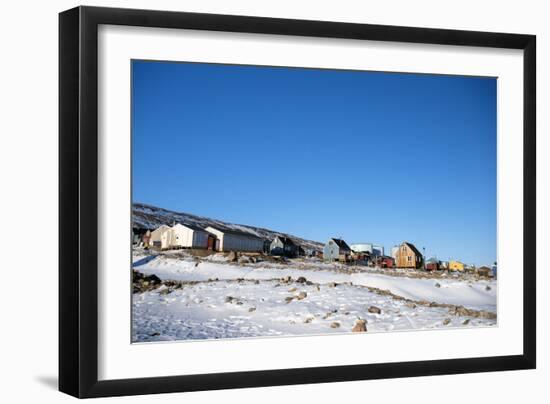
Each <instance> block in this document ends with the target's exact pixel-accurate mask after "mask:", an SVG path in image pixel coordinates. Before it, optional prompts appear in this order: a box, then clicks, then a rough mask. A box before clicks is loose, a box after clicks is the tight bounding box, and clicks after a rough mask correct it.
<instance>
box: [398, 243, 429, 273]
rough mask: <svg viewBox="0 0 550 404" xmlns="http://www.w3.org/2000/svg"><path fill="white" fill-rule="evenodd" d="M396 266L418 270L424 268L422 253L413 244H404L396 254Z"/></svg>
mask: <svg viewBox="0 0 550 404" xmlns="http://www.w3.org/2000/svg"><path fill="white" fill-rule="evenodd" d="M396 255H397V258H396V262H395V265H396V266H397V268H413V269H417V268H420V267H421V266H422V262H423V257H422V254H421V253H420V251H418V249H417V248H416V247H415V246H414V244H412V243H408V242H404V243H402V244H401V245H400V246H399V249H398V250H397V252H396Z"/></svg>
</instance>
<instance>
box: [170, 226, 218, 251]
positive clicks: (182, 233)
mask: <svg viewBox="0 0 550 404" xmlns="http://www.w3.org/2000/svg"><path fill="white" fill-rule="evenodd" d="M171 230H172V233H173V234H172V240H171V241H172V244H171V245H170V247H185V248H206V247H207V245H208V235H209V233H208V232H207V231H206V230H203V229H201V228H200V227H197V226H193V225H189V224H180V223H176V224H175V225H174V226H172V227H171Z"/></svg>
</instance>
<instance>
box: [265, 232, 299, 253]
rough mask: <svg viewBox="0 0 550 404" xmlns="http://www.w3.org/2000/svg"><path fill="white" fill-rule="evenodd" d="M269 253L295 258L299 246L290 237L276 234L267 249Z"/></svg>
mask: <svg viewBox="0 0 550 404" xmlns="http://www.w3.org/2000/svg"><path fill="white" fill-rule="evenodd" d="M269 251H270V253H271V255H280V256H285V257H289V258H296V257H297V256H298V255H300V247H299V246H298V245H296V244H295V243H294V241H292V239H291V238H290V237H285V236H277V237H275V238H274V239H273V241H272V242H271V245H270V249H269Z"/></svg>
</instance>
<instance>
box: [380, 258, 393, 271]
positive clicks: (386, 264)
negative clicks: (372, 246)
mask: <svg viewBox="0 0 550 404" xmlns="http://www.w3.org/2000/svg"><path fill="white" fill-rule="evenodd" d="M394 265H395V260H394V259H393V258H392V257H388V256H382V257H378V266H379V267H380V268H393V267H394Z"/></svg>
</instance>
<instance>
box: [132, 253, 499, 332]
mask: <svg viewBox="0 0 550 404" xmlns="http://www.w3.org/2000/svg"><path fill="white" fill-rule="evenodd" d="M133 266H134V269H136V270H138V271H140V272H141V273H143V274H146V275H150V274H155V275H156V276H158V277H159V278H160V279H161V280H163V281H164V280H175V281H182V282H184V283H183V285H181V287H178V288H176V289H171V290H165V289H166V286H165V285H163V286H161V287H160V288H157V289H154V290H150V291H145V292H142V293H135V294H134V296H133V319H134V324H133V332H134V340H135V341H156V340H182V339H205V338H240V337H246V336H275V335H311V334H324V333H333V332H350V331H351V329H352V328H353V326H354V324H355V323H356V321H357V320H358V319H365V320H367V324H366V327H367V330H368V332H386V331H393V330H413V329H431V328H440V327H466V326H492V325H495V324H496V319H494V318H486V317H485V316H482V317H477V316H468V315H466V316H465V315H454V314H450V313H449V311H450V309H449V307H448V306H444V307H442V305H441V304H444V305H445V304H446V305H449V304H450V305H460V306H464V307H466V308H468V309H473V310H484V311H487V312H496V289H497V288H496V286H497V285H496V281H494V280H472V279H470V280H464V279H459V278H456V279H455V278H451V279H440V278H438V279H425V278H422V279H418V278H410V277H404V276H389V275H385V274H380V273H374V272H372V271H364V272H363V271H359V272H358V271H356V272H353V273H347V272H345V271H342V268H341V267H340V266H338V265H332V264H322V263H319V264H318V265H306V266H304V265H300V264H298V263H297V262H291V263H289V264H277V263H270V262H258V263H254V264H251V263H250V264H237V263H228V262H226V261H225V258H224V257H223V256H221V255H214V256H211V257H208V258H203V259H198V258H193V257H187V256H185V255H181V256H179V255H177V254H176V255H171V254H159V255H156V256H145V255H140V254H139V253H137V254H136V255H135V256H134V265H133ZM289 276H290V277H291V278H292V280H291V281H288V280H287V281H282V280H281V278H286V277H289ZM300 277H304V278H305V279H307V281H308V282H307V283H304V282H297V281H296V280H297V279H298V278H300ZM334 283H336V286H335V285H334ZM374 288H375V289H374ZM384 291H389V292H391V293H390V294H388V293H385V292H384ZM300 292H305V293H302V296H301V297H302V298H301V299H298V298H297V297H298V295H299V294H300ZM304 295H305V296H304ZM395 295H398V297H401V298H396V297H395ZM429 302H435V303H434V304H432V305H429V304H427V303H429ZM372 306H375V307H376V308H379V309H380V313H376V312H375V311H376V309H372V311H373V312H369V308H370V307H372Z"/></svg>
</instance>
